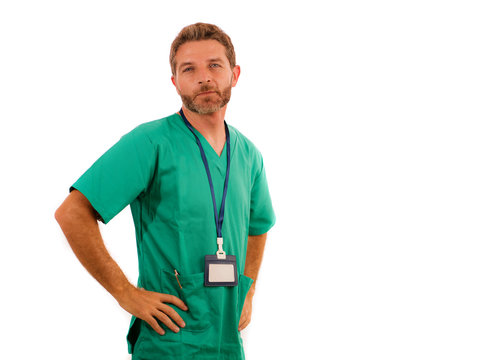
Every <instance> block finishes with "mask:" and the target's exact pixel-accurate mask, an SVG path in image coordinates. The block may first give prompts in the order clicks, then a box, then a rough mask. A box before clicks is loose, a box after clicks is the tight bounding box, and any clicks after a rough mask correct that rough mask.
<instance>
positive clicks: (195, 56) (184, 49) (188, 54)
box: [175, 40, 229, 65]
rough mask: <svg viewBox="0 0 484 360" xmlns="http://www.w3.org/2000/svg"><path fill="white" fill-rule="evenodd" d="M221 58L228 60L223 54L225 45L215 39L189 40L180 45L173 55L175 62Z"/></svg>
mask: <svg viewBox="0 0 484 360" xmlns="http://www.w3.org/2000/svg"><path fill="white" fill-rule="evenodd" d="M212 58H221V59H223V60H226V61H227V62H228V61H229V60H228V59H227V56H226V54H225V47H224V46H223V45H222V44H221V43H219V42H218V41H217V40H199V41H189V42H186V43H184V44H183V45H181V46H180V47H179V48H178V50H177V52H176V55H175V61H176V63H177V64H178V65H179V64H182V63H184V62H200V61H208V60H210V59H212Z"/></svg>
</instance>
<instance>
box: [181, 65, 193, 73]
mask: <svg viewBox="0 0 484 360" xmlns="http://www.w3.org/2000/svg"><path fill="white" fill-rule="evenodd" d="M192 70H193V67H191V66H188V67H186V68H184V69H183V70H182V72H189V71H192Z"/></svg>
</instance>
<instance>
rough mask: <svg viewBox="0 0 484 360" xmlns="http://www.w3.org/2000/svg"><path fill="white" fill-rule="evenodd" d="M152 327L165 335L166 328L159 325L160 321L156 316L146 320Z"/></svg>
mask: <svg viewBox="0 0 484 360" xmlns="http://www.w3.org/2000/svg"><path fill="white" fill-rule="evenodd" d="M145 321H146V322H147V323H148V324H149V325H150V326H151V327H152V328H153V330H155V331H156V332H157V333H158V334H160V335H165V330H163V328H162V327H161V326H160V325H158V322H157V321H156V320H155V318H152V317H150V318H149V319H148V320H145Z"/></svg>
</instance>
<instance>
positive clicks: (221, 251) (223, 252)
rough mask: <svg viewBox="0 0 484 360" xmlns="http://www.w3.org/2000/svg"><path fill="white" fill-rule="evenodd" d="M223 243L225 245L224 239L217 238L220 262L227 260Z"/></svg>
mask: <svg viewBox="0 0 484 360" xmlns="http://www.w3.org/2000/svg"><path fill="white" fill-rule="evenodd" d="M223 243H224V239H223V238H221V237H218V238H217V245H218V251H217V259H220V260H225V258H226V256H225V251H224V249H223V248H222V245H223Z"/></svg>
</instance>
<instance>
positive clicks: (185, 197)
mask: <svg viewBox="0 0 484 360" xmlns="http://www.w3.org/2000/svg"><path fill="white" fill-rule="evenodd" d="M229 131H230V138H231V166H230V176H229V184H228V191H227V197H226V204H225V217H224V222H223V227H222V234H223V238H224V245H223V246H224V250H225V252H226V253H227V254H228V255H235V256H236V257H237V270H238V274H239V279H238V280H239V283H238V286H235V287H205V286H204V257H205V255H213V254H215V253H216V251H217V242H216V239H217V234H216V227H215V219H214V211H213V202H212V197H211V193H210V187H209V182H208V178H207V173H206V171H205V168H204V164H203V161H202V159H201V155H200V149H199V148H198V145H197V143H196V139H195V137H194V135H193V134H192V133H191V132H190V130H189V129H188V128H187V127H186V125H185V124H184V122H183V119H182V118H181V117H180V115H179V114H173V115H171V116H169V117H166V118H163V119H159V120H155V121H151V122H148V123H145V124H142V125H140V126H138V127H137V128H135V129H134V130H132V131H131V132H129V133H128V134H126V135H125V136H123V137H122V138H121V139H120V141H119V142H118V143H116V144H115V145H114V146H113V147H112V148H111V149H109V150H108V151H107V152H106V153H105V154H104V155H103V156H102V157H101V158H99V159H98V160H97V161H96V162H95V163H94V164H93V165H92V166H91V168H89V170H87V171H86V172H85V173H84V174H83V175H82V176H81V177H80V178H79V180H78V181H77V182H76V183H75V184H74V185H73V186H72V187H71V190H72V189H77V190H79V191H80V192H81V193H82V194H84V196H86V198H87V199H88V200H89V201H90V203H91V204H92V206H93V207H94V209H95V210H96V211H97V212H98V213H99V215H100V216H101V218H102V220H103V222H104V223H108V222H109V221H110V220H111V219H112V218H113V217H114V216H115V215H116V214H118V213H119V212H120V211H121V210H123V209H124V208H125V207H126V206H127V205H128V204H129V205H130V207H131V213H132V216H133V220H134V225H135V230H136V243H137V250H138V262H139V279H138V286H139V287H142V288H144V289H146V290H150V291H156V292H160V293H166V294H172V295H175V296H177V297H179V298H180V299H182V300H183V301H184V302H185V303H186V304H187V306H188V309H189V310H188V311H187V312H185V311H182V310H181V309H179V308H177V307H175V306H172V305H170V306H172V307H173V308H174V309H175V310H176V311H177V312H178V313H179V314H180V316H181V317H182V318H183V320H184V321H185V323H186V327H185V328H181V329H180V332H179V333H174V332H172V331H171V330H169V329H168V328H166V327H165V326H164V325H162V324H161V322H160V325H162V326H163V328H164V329H165V330H166V334H165V335H163V336H161V335H159V334H157V333H156V332H155V331H154V330H153V329H152V328H151V326H150V325H149V324H147V323H146V322H145V321H142V320H140V319H137V318H135V317H133V318H132V321H131V324H130V330H129V332H128V336H127V339H128V351H129V353H132V354H133V357H132V358H133V360H136V359H155V358H156V359H165V360H170V359H173V360H175V359H176V360H179V359H200V360H203V359H219V360H222V359H227V360H228V359H230V360H232V359H234V360H235V359H237V360H238V359H244V351H243V347H242V340H241V337H240V333H239V332H238V324H239V319H240V315H241V312H242V307H243V305H244V300H245V297H246V295H247V292H248V290H249V288H250V286H251V284H252V279H250V278H248V277H247V276H245V275H243V272H244V267H245V256H246V250H247V237H248V236H249V235H260V234H264V233H266V232H267V231H268V230H269V229H270V228H271V227H272V226H273V225H274V222H275V216H274V211H273V208H272V203H271V198H270V195H269V190H268V186H267V180H266V175H265V171H264V165H263V160H262V156H261V154H260V153H259V151H258V150H257V149H256V147H255V146H254V145H253V144H252V143H251V142H250V141H249V140H248V139H247V138H246V137H245V136H243V135H242V134H241V133H240V132H239V131H238V130H236V129H235V128H234V127H232V126H229ZM195 132H196V134H197V135H198V137H199V139H200V141H201V143H202V146H203V149H204V151H205V154H206V156H207V160H208V163H209V168H210V172H211V175H212V181H213V185H214V189H215V197H216V201H217V207H218V209H219V208H220V203H221V199H222V193H223V186H224V181H225V173H226V167H227V154H226V148H225V147H224V149H223V152H222V154H221V155H220V156H218V154H217V153H216V152H215V151H214V150H213V148H212V147H211V146H210V144H209V143H208V142H207V141H206V139H205V138H204V137H203V136H202V135H201V134H200V133H199V132H198V131H196V130H195ZM175 269H176V270H177V272H178V273H179V276H178V280H179V281H180V285H181V286H182V288H180V285H179V284H178V281H177V278H176V277H175Z"/></svg>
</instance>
